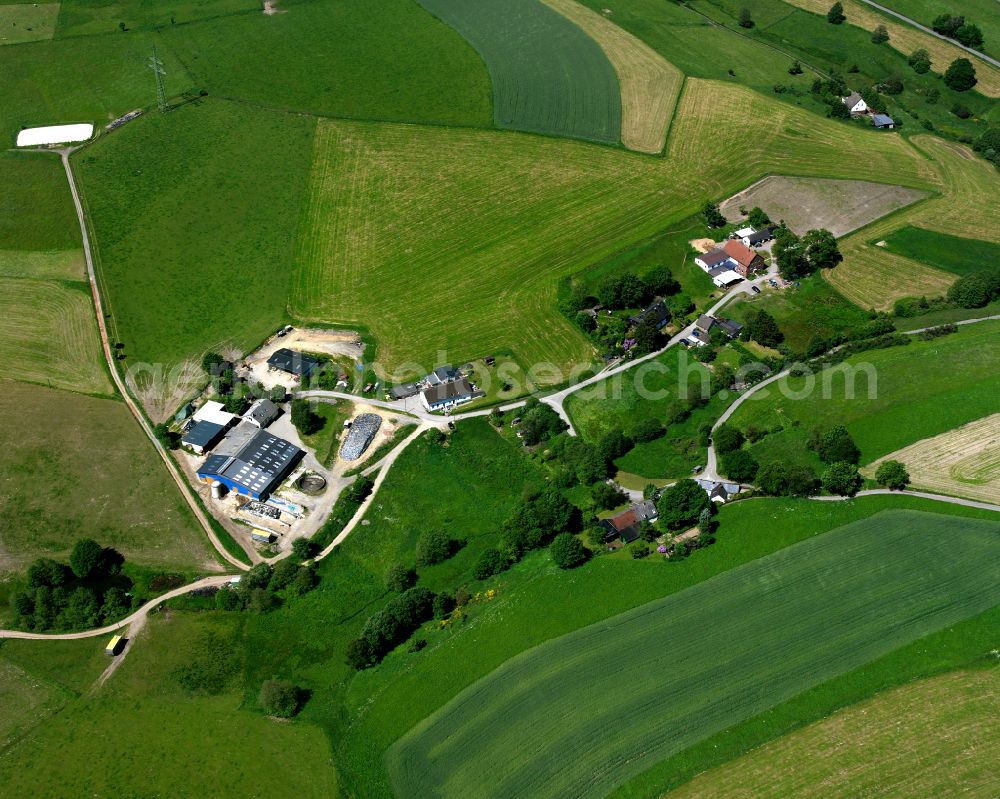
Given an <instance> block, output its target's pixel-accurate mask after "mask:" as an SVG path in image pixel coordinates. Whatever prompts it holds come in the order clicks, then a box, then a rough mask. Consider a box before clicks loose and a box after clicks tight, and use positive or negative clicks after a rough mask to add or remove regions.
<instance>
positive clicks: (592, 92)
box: [417, 0, 621, 144]
mask: <svg viewBox="0 0 1000 799" xmlns="http://www.w3.org/2000/svg"><path fill="white" fill-rule="evenodd" d="M417 2H419V3H420V5H421V6H423V7H424V8H425V9H427V10H428V11H430V12H431V13H432V14H434V16H436V17H438V18H439V19H442V20H444V21H445V22H447V23H448V24H449V25H451V26H452V27H453V28H454V29H455V30H456V31H458V33H459V34H461V35H462V37H464V38H465V39H466V40H467V41H468V42H469V43H470V44H471V45H472V46H473V47H474V48H475V49H476V52H478V53H479V55H480V56H482V58H483V61H485V62H486V68H487V69H488V70H489V73H490V77H491V79H492V81H493V118H494V121H495V122H496V124H497V126H498V127H501V128H511V129H513V130H525V131H532V132H536V133H548V134H552V135H556V136H571V137H574V138H580V139H589V140H592V141H598V142H604V143H607V144H616V143H617V142H618V141H619V137H620V133H621V97H620V96H619V92H618V79H617V78H616V76H615V70H614V68H613V67H612V66H611V63H610V62H609V61H608V58H607V57H606V56H605V54H604V52H603V51H602V50H601V48H600V47H599V46H598V45H597V43H596V42H595V41H594V40H593V39H591V38H590V37H589V36H588V35H587V34H586V33H584V32H583V31H582V30H581V29H580V28H579V27H577V26H576V25H575V24H573V23H572V22H570V21H569V20H568V19H567V18H566V17H564V16H562V15H561V14H559V13H557V12H556V11H553V10H552V9H551V8H549V7H548V6H547V5H545V4H544V3H543V2H542V0H471V1H470V0H417Z"/></svg>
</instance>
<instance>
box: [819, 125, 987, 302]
mask: <svg viewBox="0 0 1000 799" xmlns="http://www.w3.org/2000/svg"><path fill="white" fill-rule="evenodd" d="M910 142H911V143H912V144H913V146H914V147H916V148H917V149H918V150H919V151H920V152H922V153H924V154H925V155H926V156H927V158H928V159H929V160H930V161H931V162H932V163H933V164H935V166H936V168H937V170H938V174H939V176H940V180H941V184H940V188H939V190H940V191H941V195H940V196H939V197H936V198H932V199H930V200H927V201H925V202H922V203H918V204H917V205H914V206H911V207H909V208H904V209H903V210H901V211H899V212H898V213H895V214H893V215H891V216H888V217H885V218H884V219H881V220H878V221H877V222H874V223H873V224H871V225H869V226H868V227H865V228H862V229H861V230H859V231H857V232H856V233H854V234H852V235H851V236H848V237H847V238H845V239H843V240H842V241H841V242H840V251H841V252H842V253H843V256H844V261H843V263H841V264H838V266H837V267H836V268H835V269H833V270H829V271H828V272H825V273H824V276H825V277H826V278H827V279H828V280H829V281H830V282H831V283H832V284H833V285H834V286H835V287H836V288H837V289H838V290H839V291H840V293H841V294H843V295H844V296H845V297H847V298H848V299H849V300H851V301H852V302H854V303H856V304H857V305H860V306H861V307H862V308H876V309H882V310H884V309H886V308H889V307H890V306H891V305H892V303H893V302H894V301H895V300H897V299H900V298H901V297H920V296H922V295H923V296H927V297H932V296H938V295H941V294H944V293H945V292H946V291H947V289H948V287H949V286H950V285H951V284H952V283H953V282H954V281H955V275H954V274H953V273H952V272H945V271H942V270H941V269H936V268H933V267H931V266H926V265H924V264H922V263H920V262H919V261H915V260H913V259H912V258H908V257H905V256H903V255H900V254H898V253H896V252H894V251H893V250H892V248H891V247H879V246H877V243H878V242H879V241H881V240H883V239H885V240H886V241H888V238H887V237H889V236H891V235H892V234H893V233H895V232H896V231H899V230H901V229H903V228H906V227H910V226H915V227H920V228H923V229H925V230H929V231H932V232H939V233H946V234H948V235H951V236H958V237H961V238H968V239H978V240H982V239H985V240H987V241H992V242H994V243H1000V230H998V229H997V226H996V224H994V221H993V217H994V216H995V208H994V207H993V204H991V203H990V202H988V201H984V198H988V197H993V196H995V195H996V192H997V191H998V182H1000V178H998V175H997V171H996V170H995V169H994V168H993V167H992V166H991V165H990V164H989V163H987V162H985V161H983V160H982V159H979V158H976V157H975V156H974V155H973V153H972V152H971V151H970V150H969V149H968V148H966V147H964V146H962V145H959V144H953V143H951V142H945V141H942V140H941V139H936V138H933V137H931V136H923V135H921V136H914V137H911V139H910Z"/></svg>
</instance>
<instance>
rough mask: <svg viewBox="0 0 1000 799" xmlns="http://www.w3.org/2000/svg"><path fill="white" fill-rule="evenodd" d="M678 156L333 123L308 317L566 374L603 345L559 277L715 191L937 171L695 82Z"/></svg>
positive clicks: (320, 147)
mask: <svg viewBox="0 0 1000 799" xmlns="http://www.w3.org/2000/svg"><path fill="white" fill-rule="evenodd" d="M668 150H669V155H670V157H669V158H667V159H665V160H658V159H650V158H647V157H642V156H637V155H633V154H629V153H623V152H618V151H614V150H610V149H608V148H603V147H596V146H594V145H591V144H585V143H581V142H567V141H557V140H553V139H548V138H542V137H528V136H523V135H520V134H515V133H493V132H485V131H483V132H480V131H458V130H442V129H433V128H419V127H403V126H396V125H380V124H367V123H352V122H326V121H323V122H320V123H319V125H318V128H317V133H316V155H315V161H314V166H313V172H312V179H311V188H310V198H309V207H308V211H307V219H308V222H307V227H306V228H305V232H304V233H303V235H302V236H301V238H300V244H299V249H298V251H297V258H296V264H297V269H296V275H295V279H294V282H293V291H292V301H291V308H292V312H293V314H294V315H295V316H297V317H298V318H300V319H302V320H311V321H317V322H318V321H320V320H324V321H327V322H331V321H335V322H338V323H342V324H345V325H350V324H352V323H354V322H358V321H360V322H365V323H367V324H368V325H370V329H371V330H372V333H373V334H374V335H375V337H376V339H377V340H378V342H379V354H380V358H381V359H382V361H383V365H384V366H385V367H387V368H388V369H390V370H391V369H393V368H394V367H398V366H399V365H401V364H404V363H413V362H415V363H417V364H421V365H423V366H424V368H427V367H429V366H430V365H431V361H432V360H433V359H434V358H436V357H439V356H438V355H437V353H438V352H439V351H444V352H445V353H446V354H445V356H444V357H446V358H447V359H450V360H452V361H453V362H460V361H463V360H468V359H472V358H476V357H481V356H483V355H486V354H488V353H489V352H491V351H492V350H494V349H500V348H509V349H510V350H512V351H513V354H514V355H515V356H516V357H517V359H518V360H519V361H520V362H521V363H524V364H535V363H539V362H542V361H547V362H550V363H553V364H555V365H556V366H558V367H561V368H565V367H567V366H569V365H571V364H573V363H580V362H587V361H588V360H589V358H590V352H589V348H588V346H587V344H586V342H585V341H584V339H583V338H582V336H581V335H580V333H579V332H578V331H577V330H576V329H575V328H574V327H573V326H571V325H570V323H569V322H568V321H566V320H565V319H564V318H563V317H562V316H561V315H560V314H559V312H558V311H557V309H556V308H555V293H556V288H557V283H558V279H559V278H560V277H561V276H564V275H568V274H574V273H576V272H578V271H579V270H580V269H582V268H584V267H586V266H588V265H590V264H594V263H600V262H602V261H603V260H604V259H606V258H608V257H609V256H611V255H613V254H614V253H617V252H619V251H621V250H623V249H624V248H626V247H627V246H628V245H630V244H631V243H633V242H635V241H637V240H642V239H644V238H646V237H648V236H650V235H652V234H653V233H656V232H658V231H662V230H664V228H665V227H667V226H668V225H669V224H671V223H676V222H678V221H680V220H683V219H686V218H688V217H689V216H690V215H691V214H692V213H693V212H694V211H695V210H696V208H697V207H698V206H699V205H700V204H701V203H702V202H704V200H705V199H707V198H709V197H723V196H726V195H727V194H729V193H731V192H732V191H734V190H736V189H737V188H739V187H741V186H746V185H748V184H750V183H752V182H753V181H754V179H755V178H756V177H759V175H760V174H761V173H762V172H764V171H772V172H799V173H807V174H814V175H819V174H824V175H829V174H838V175H841V176H844V177H852V176H861V174H865V175H870V174H871V169H873V168H875V169H879V170H880V171H881V174H882V175H883V177H885V178H886V179H887V180H898V181H899V182H900V183H904V184H908V185H914V184H918V185H924V186H926V185H928V184H929V183H930V182H932V181H934V180H935V178H934V176H933V173H931V172H928V171H927V168H928V167H929V166H930V164H929V163H928V162H923V161H921V160H920V159H919V156H918V155H917V154H916V153H915V151H913V150H912V149H911V148H909V147H908V146H907V145H905V144H904V143H903V142H902V141H900V140H899V139H898V138H897V137H887V136H876V135H874V134H872V133H871V132H869V131H863V130H858V129H853V128H850V127H845V126H842V125H836V124H833V123H830V122H823V121H820V120H816V119H815V118H814V117H813V116H812V115H811V114H808V113H807V112H805V111H802V110H799V109H795V108H792V107H788V106H773V105H770V104H768V103H767V102H766V101H765V100H764V99H763V98H761V97H759V96H758V95H756V94H753V93H752V92H749V91H747V90H745V89H742V88H739V87H735V86H730V85H727V84H722V83H711V82H705V81H696V80H688V81H687V83H686V84H685V89H684V92H683V94H682V97H681V101H680V103H679V105H678V115H677V117H676V119H675V121H674V124H673V127H672V133H671V139H670V143H669V145H668ZM849 153H854V154H856V156H857V158H854V157H852V156H851V155H849ZM862 153H863V158H862ZM876 163H877V164H878V165H879V166H877V167H876V166H874V164H876ZM691 186H697V187H698V189H697V191H696V192H692V190H691ZM455 209H464V211H465V212H464V213H461V214H456V213H455ZM358 298H364V302H363V304H361V305H359V303H358V301H357V300H358ZM403 298H405V299H403ZM555 382H558V381H555Z"/></svg>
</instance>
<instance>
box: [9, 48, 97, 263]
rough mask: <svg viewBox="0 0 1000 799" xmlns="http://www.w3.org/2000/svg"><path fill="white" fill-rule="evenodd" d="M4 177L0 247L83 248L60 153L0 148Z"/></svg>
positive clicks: (53, 249) (12, 248) (51, 249)
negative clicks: (15, 150) (57, 154)
mask: <svg viewBox="0 0 1000 799" xmlns="http://www.w3.org/2000/svg"><path fill="white" fill-rule="evenodd" d="M2 52H4V51H2V50H0V53H2ZM0 178H2V179H3V183H4V186H5V187H6V190H5V191H4V192H3V194H2V195H0V250H10V251H19V250H25V251H32V252H34V251H56V250H58V251H65V250H79V249H80V247H81V244H80V223H79V222H77V219H76V212H75V211H74V210H73V202H72V199H71V197H70V193H69V185H68V184H67V183H66V173H65V172H64V171H63V167H62V163H61V162H60V161H59V158H58V157H57V156H56V155H51V154H48V153H28V152H9V151H8V152H3V151H0ZM24 276H25V277H32V275H30V274H25V275H24ZM79 277H80V278H81V279H82V277H83V275H82V274H81V275H80V276H79Z"/></svg>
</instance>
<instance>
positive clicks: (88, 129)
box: [17, 122, 94, 147]
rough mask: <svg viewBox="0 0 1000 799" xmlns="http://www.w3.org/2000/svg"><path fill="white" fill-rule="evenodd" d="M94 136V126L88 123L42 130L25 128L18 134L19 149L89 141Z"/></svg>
mask: <svg viewBox="0 0 1000 799" xmlns="http://www.w3.org/2000/svg"><path fill="white" fill-rule="evenodd" d="M93 135H94V126H93V125H91V124H90V123H89V122H88V123H81V124H77V125H48V126H46V127H42V128H25V129H24V130H22V131H21V132H20V133H18V134H17V146H18V147H37V146H39V145H42V144H67V143H69V142H78V141H87V139H89V138H90V137H91V136H93Z"/></svg>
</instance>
